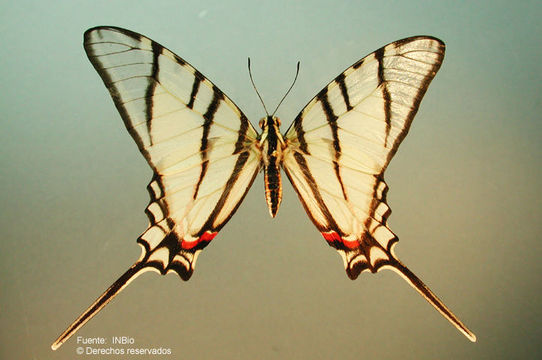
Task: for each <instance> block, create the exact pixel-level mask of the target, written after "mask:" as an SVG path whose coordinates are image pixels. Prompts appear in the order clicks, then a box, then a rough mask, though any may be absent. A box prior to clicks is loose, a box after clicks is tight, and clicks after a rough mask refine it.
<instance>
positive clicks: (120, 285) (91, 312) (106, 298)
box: [51, 261, 152, 350]
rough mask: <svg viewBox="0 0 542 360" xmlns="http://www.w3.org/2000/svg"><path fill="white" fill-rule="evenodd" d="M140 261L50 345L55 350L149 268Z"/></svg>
mask: <svg viewBox="0 0 542 360" xmlns="http://www.w3.org/2000/svg"><path fill="white" fill-rule="evenodd" d="M151 269H152V268H150V267H148V266H146V264H145V263H144V262H142V261H138V262H136V263H135V264H134V265H132V267H130V268H129V269H128V270H127V271H126V272H125V273H124V274H123V275H122V276H121V277H119V278H118V279H117V281H115V282H114V283H113V284H112V285H111V286H110V287H109V288H108V289H107V290H106V291H105V292H104V293H103V294H102V295H101V296H100V297H99V298H98V299H96V301H94V303H93V304H92V305H90V306H89V307H88V309H86V310H85V311H84V312H83V313H82V314H81V315H80V316H79V317H78V318H77V319H76V320H75V321H74V322H73V323H72V324H71V325H70V326H69V327H68V328H67V329H66V330H65V331H64V332H63V333H62V334H61V335H60V336H59V337H58V339H56V340H55V342H54V343H53V344H52V345H51V349H53V350H56V349H58V348H59V347H61V346H62V344H64V343H65V342H66V341H67V340H68V339H69V338H70V337H71V336H72V335H73V334H75V333H76V332H77V331H78V330H79V329H80V328H81V327H82V326H83V325H85V324H86V323H87V321H89V320H90V319H92V318H93V317H94V316H95V315H96V314H98V312H100V310H102V309H103V308H104V307H105V306H106V305H107V304H108V303H109V302H110V301H111V300H113V298H114V297H115V296H117V295H118V294H119V293H120V292H121V291H122V290H123V289H124V288H125V287H126V286H127V285H128V284H129V283H130V282H131V281H132V280H134V279H135V278H136V277H138V276H139V275H141V274H142V273H143V272H145V271H148V270H151Z"/></svg>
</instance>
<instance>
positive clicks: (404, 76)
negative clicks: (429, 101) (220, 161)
mask: <svg viewBox="0 0 542 360" xmlns="http://www.w3.org/2000/svg"><path fill="white" fill-rule="evenodd" d="M444 50H445V46H444V43H442V42H441V41H440V40H438V39H436V38H432V37H412V38H407V39H404V40H400V41H396V42H394V43H391V44H389V45H387V46H385V47H383V48H381V49H379V50H377V51H375V52H374V53H372V54H370V55H368V56H366V57H365V58H363V59H361V60H360V61H358V62H357V63H355V64H354V65H352V66H351V67H349V68H348V69H346V70H345V71H344V72H343V73H342V74H340V75H339V76H338V77H337V78H336V79H335V80H333V81H332V82H331V83H330V84H329V85H328V86H327V87H325V88H324V89H323V90H322V91H320V93H318V95H316V96H315V97H314V99H312V100H311V101H310V102H309V104H308V105H307V106H306V107H305V108H304V109H303V111H302V112H301V113H300V114H299V115H298V116H297V117H296V119H295V121H294V123H293V124H292V126H291V127H290V128H289V130H288V131H287V132H286V134H285V142H286V150H285V152H284V161H283V167H284V170H285V171H286V174H287V175H288V178H289V179H290V181H291V183H292V184H293V186H294V188H295V190H296V192H297V194H298V196H299V199H300V200H301V202H302V203H303V206H304V208H305V210H306V212H307V214H308V215H309V217H310V218H311V220H312V221H313V223H314V224H315V225H316V227H317V228H318V230H319V231H320V232H321V233H322V235H323V236H324V238H325V239H326V241H327V242H328V244H329V245H330V246H332V247H334V248H335V249H337V251H338V252H339V253H340V255H341V256H342V258H343V260H344V266H345V269H346V272H347V274H348V276H349V277H350V278H351V279H355V278H357V277H358V275H359V274H360V273H361V272H362V271H366V270H367V271H371V272H377V271H378V270H379V269H381V268H383V267H388V268H392V269H394V270H395V271H397V272H398V273H399V274H400V275H402V276H403V277H404V278H405V279H406V280H407V282H409V283H410V284H411V285H412V286H413V287H414V288H415V289H416V290H417V291H418V292H420V294H421V295H422V296H424V297H425V298H426V300H427V301H429V302H430V303H431V304H432V305H433V306H434V307H435V308H436V309H437V310H438V311H440V312H441V313H442V314H443V315H444V316H445V317H446V318H447V319H448V320H449V321H451V322H452V324H454V325H455V326H456V327H457V328H458V329H459V330H460V331H461V332H463V333H464V334H465V335H466V336H467V337H468V338H469V339H471V340H473V341H474V340H475V336H474V334H473V333H472V332H470V330H468V329H467V327H466V326H465V325H464V324H463V323H461V321H459V319H457V317H456V316H455V315H454V314H453V313H452V312H451V311H450V310H449V309H448V308H447V307H446V306H445V305H444V304H443V303H442V302H441V301H440V300H439V299H438V298H437V297H436V296H435V295H434V294H433V293H432V292H431V291H430V290H429V288H427V286H425V285H424V284H423V282H421V280H420V279H419V278H418V277H416V276H415V275H414V274H413V273H412V272H411V271H410V270H409V269H408V268H406V267H405V266H404V265H403V264H402V263H401V262H399V260H398V259H397V258H396V256H395V255H394V252H393V245H394V244H395V243H396V242H397V241H398V238H397V237H396V236H395V234H394V233H393V232H392V231H391V230H390V228H389V227H388V225H387V223H386V222H387V218H388V216H389V215H390V213H391V210H390V208H389V206H388V205H387V203H386V193H387V191H388V186H387V185H386V183H385V182H384V171H385V170H386V167H387V166H388V164H389V162H390V160H391V158H392V157H393V155H394V154H395V152H396V151H397V148H398V147H399V145H400V143H401V141H402V140H403V138H404V137H405V136H406V134H407V132H408V130H409V128H410V124H411V123H412V120H413V118H414V115H415V114H416V112H417V111H418V106H419V105H420V101H421V99H422V97H423V95H424V93H425V91H426V90H427V87H428V85H429V83H430V82H431V80H432V79H433V77H434V76H435V74H436V72H437V71H438V69H439V68H440V65H441V63H442V59H443V57H444Z"/></svg>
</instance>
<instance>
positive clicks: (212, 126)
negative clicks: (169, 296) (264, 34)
mask: <svg viewBox="0 0 542 360" xmlns="http://www.w3.org/2000/svg"><path fill="white" fill-rule="evenodd" d="M84 47H85V50H86V53H87V55H88V58H89V59H90V61H91V62H92V64H93V65H94V68H95V69H96V71H97V72H98V74H99V75H100V76H101V78H102V80H103V82H104V84H105V86H106V87H107V89H108V90H109V92H110V94H111V97H112V98H113V101H114V103H115V106H116V107H117V109H118V111H119V113H120V115H121V117H122V119H123V120H124V124H125V125H126V128H127V129H128V132H129V133H130V135H132V137H133V139H134V140H135V142H136V144H137V146H138V148H139V150H140V151H141V153H142V154H143V156H144V157H145V159H146V160H147V162H148V164H149V166H150V167H151V169H152V171H153V174H154V176H153V178H152V180H151V182H150V183H149V185H148V187H147V189H148V191H149V194H150V198H151V200H150V203H149V205H148V206H147V208H146V210H145V212H146V214H147V215H148V217H149V220H150V224H149V227H148V229H147V230H145V232H143V234H142V235H141V236H140V237H139V238H138V239H137V242H138V243H139V244H140V245H141V247H142V249H143V251H142V254H141V257H140V258H139V260H137V261H136V262H135V264H134V265H132V267H130V268H129V269H128V271H126V273H124V274H123V275H122V276H121V277H120V278H119V279H118V280H117V281H115V282H114V283H113V285H111V287H109V288H108V289H107V290H106V291H105V293H104V294H103V295H101V296H100V297H99V298H98V299H97V300H96V301H95V302H94V303H93V304H92V305H91V306H90V307H89V308H88V309H87V310H86V311H85V312H84V313H83V314H82V315H81V316H79V318H77V319H76V320H75V321H74V322H73V324H72V325H70V326H69V327H68V329H67V330H66V331H65V332H64V333H63V334H62V335H60V337H59V338H58V339H57V340H56V341H55V342H54V343H53V345H52V348H53V349H57V348H58V347H60V346H61V345H62V344H63V343H64V342H65V341H66V340H67V339H68V338H69V337H70V336H72V335H73V334H74V333H75V332H76V331H77V330H78V329H79V328H80V327H81V326H83V325H84V324H85V323H86V322H87V321H88V320H90V319H91V318H92V317H93V316H94V315H96V313H98V312H99V311H100V310H101V309H102V308H103V307H104V306H105V305H106V304H107V303H108V302H109V301H111V300H112V299H113V298H114V297H115V296H116V295H117V294H118V293H119V292H120V291H121V290H122V289H124V287H126V286H127V285H128V283H129V282H130V281H132V280H133V279H134V278H136V277H137V276H138V275H140V274H141V273H143V272H145V271H148V270H154V271H157V272H159V273H161V274H166V273H169V272H175V273H177V274H178V275H179V276H180V277H181V278H182V279H183V280H188V279H189V278H190V276H191V275H192V272H193V271H194V265H195V263H196V259H197V257H198V255H199V254H200V252H201V251H202V250H203V249H204V248H205V247H206V246H207V245H208V244H209V243H210V242H211V241H212V240H213V238H214V237H215V236H216V235H217V233H218V232H219V231H220V229H221V228H222V227H223V226H224V225H225V224H226V222H227V221H228V220H229V219H230V218H231V217H232V215H233V214H234V213H235V211H236V210H237V208H238V207H239V204H240V203H241V201H242V200H243V198H244V197H245V195H246V193H247V191H248V189H249V188H250V186H251V185H252V183H253V181H254V179H255V177H256V174H257V173H258V172H259V171H260V170H262V169H263V172H264V182H265V197H266V201H267V206H268V208H269V212H270V214H271V216H272V217H274V216H275V215H276V214H277V211H278V209H279V205H280V202H281V197H282V184H281V177H280V169H281V168H282V169H284V171H285V173H286V175H287V176H288V179H289V180H290V182H291V183H292V185H293V187H294V189H295V191H296V192H297V195H298V196H299V199H300V200H301V203H302V204H303V207H304V208H305V210H306V212H307V214H308V216H309V217H310V219H311V220H312V222H313V223H314V225H315V226H316V227H317V228H318V230H319V231H320V232H321V233H322V235H323V237H324V239H325V240H326V241H327V243H328V244H329V245H330V246H331V247H333V248H335V249H336V250H337V251H338V252H339V254H340V255H341V257H342V259H343V261H344V267H345V269H346V273H347V274H348V276H349V277H350V278H351V279H355V278H357V277H358V275H359V274H360V273H361V272H363V271H370V272H373V273H375V272H377V271H379V270H380V269H383V268H389V269H392V270H395V271H396V272H397V273H399V274H400V275H401V276H402V277H403V278H404V279H405V280H406V281H407V282H408V283H409V284H410V285H411V286H412V287H413V288H414V289H416V290H417V291H418V292H419V293H420V294H421V295H422V296H423V297H424V298H425V299H426V300H427V301H428V302H429V303H430V304H431V305H433V306H434V307H435V308H436V309H437V310H438V311H439V312H440V313H441V314H442V315H443V316H444V317H445V318H446V319H448V320H449V321H450V322H451V323H452V324H453V325H454V326H456V327H457V329H458V330H459V331H461V332H462V333H463V334H464V335H465V336H466V337H467V338H469V339H470V340H471V341H475V340H476V337H475V335H474V334H473V333H472V332H471V331H470V330H469V329H468V328H467V327H466V326H465V325H464V324H463V323H462V322H461V321H460V320H459V319H458V318H457V317H456V316H455V315H454V314H453V313H452V312H451V311H450V310H449V309H448V308H447V307H446V306H445V305H444V304H443V303H442V302H441V301H440V300H439V299H438V298H437V297H436V296H435V295H434V294H433V292H432V291H431V290H430V289H429V288H428V287H427V286H426V285H425V284H424V283H423V282H422V281H421V280H420V279H419V278H418V277H417V276H416V275H414V274H413V273H412V272H411V271H410V270H409V269H408V268H407V267H406V266H404V265H403V264H402V263H401V262H400V261H399V260H398V259H397V257H396V256H395V254H394V251H393V249H394V248H393V246H394V245H395V243H396V242H397V241H398V238H397V236H396V235H395V234H394V233H393V232H392V231H391V230H390V229H389V227H388V226H387V218H388V216H389V215H390V213H391V210H390V208H389V206H388V205H387V204H386V193H387V191H388V186H387V185H386V182H385V181H384V171H385V170H386V167H387V166H388V164H389V162H390V160H391V158H392V157H393V155H394V154H395V152H396V151H397V148H398V147H399V145H400V144H401V141H402V140H403V139H404V137H405V136H406V134H407V132H408V130H409V128H410V124H411V123H412V120H413V118H414V115H415V114H416V112H417V110H418V107H419V105H420V102H421V100H422V97H423V95H424V93H425V91H426V90H427V87H428V86H429V83H430V82H431V80H433V77H434V76H435V74H436V73H437V71H438V70H439V68H440V65H441V63H442V60H443V57H444V49H445V46H444V43H443V42H442V41H440V40H439V39H436V38H434V37H430V36H416V37H410V38H406V39H403V40H399V41H395V42H393V43H391V44H388V45H386V46H384V47H382V48H380V49H378V50H376V51H375V52H373V53H372V54H369V55H367V56H366V57H364V58H363V59H361V60H359V61H358V62H356V63H355V64H354V65H352V66H350V67H349V68H348V69H346V70H345V71H344V72H343V73H341V74H340V75H339V76H337V77H336V78H335V79H334V80H333V81H331V82H330V83H329V84H328V85H327V86H326V87H325V88H324V89H323V90H322V91H320V92H319V93H318V94H317V95H316V96H315V97H314V98H313V99H312V100H311V101H310V102H309V103H308V104H307V106H305V108H304V109H303V110H302V111H301V112H300V113H299V115H298V116H297V117H296V118H295V120H294V121H293V123H292V125H291V126H290V127H289V129H288V130H287V131H286V133H285V134H284V135H282V134H281V133H280V131H279V125H280V120H279V119H278V118H277V117H275V116H273V115H267V116H266V117H264V118H263V119H261V121H260V127H261V133H258V132H257V131H256V130H255V129H254V127H253V126H252V125H251V123H250V122H249V120H248V119H247V117H246V116H245V115H244V114H243V112H242V111H241V110H240V109H239V108H238V107H237V106H236V105H235V104H234V103H233V101H232V100H230V99H229V98H228V97H227V96H226V95H225V94H224V93H223V92H222V91H221V90H220V89H218V88H217V87H216V86H215V85H214V84H213V83H212V82H211V81H209V80H208V79H207V78H206V77H205V76H203V75H202V74H201V73H200V72H199V71H198V70H196V69H195V68H194V67H192V66H191V65H190V64H188V63H187V62H186V61H185V60H183V59H182V58H180V57H179V56H177V55H175V54H174V53H172V52H171V51H169V50H168V49H166V48H165V47H163V46H161V45H160V44H158V43H156V42H154V41H152V40H151V39H149V38H147V37H145V36H143V35H140V34H137V33H135V32H132V31H129V30H125V29H120V28H116V27H96V28H92V29H89V30H88V31H86V32H85V35H84Z"/></svg>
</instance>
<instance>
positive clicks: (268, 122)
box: [259, 115, 281, 130]
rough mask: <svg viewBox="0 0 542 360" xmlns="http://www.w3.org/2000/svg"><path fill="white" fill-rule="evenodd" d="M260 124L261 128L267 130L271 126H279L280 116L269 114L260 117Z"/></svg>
mask: <svg viewBox="0 0 542 360" xmlns="http://www.w3.org/2000/svg"><path fill="white" fill-rule="evenodd" d="M259 125H260V129H262V130H265V129H267V128H269V126H274V125H276V126H277V127H279V126H280V125H281V122H280V119H279V118H278V117H276V116H271V115H267V116H265V117H263V118H261V119H260V122H259Z"/></svg>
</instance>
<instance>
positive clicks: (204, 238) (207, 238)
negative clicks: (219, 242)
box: [181, 231, 218, 249]
mask: <svg viewBox="0 0 542 360" xmlns="http://www.w3.org/2000/svg"><path fill="white" fill-rule="evenodd" d="M216 234H218V232H210V231H206V232H204V233H203V235H201V236H200V237H199V239H197V240H195V241H186V240H183V241H182V243H181V247H182V248H183V249H192V248H193V247H195V246H197V245H198V244H200V243H202V242H211V240H213V239H214V238H215V236H216Z"/></svg>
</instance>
